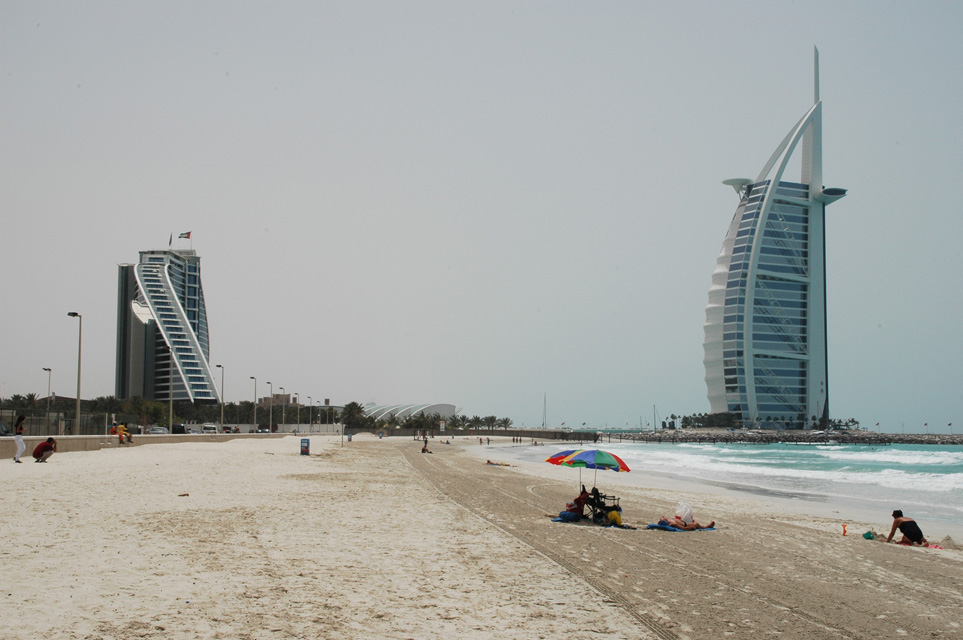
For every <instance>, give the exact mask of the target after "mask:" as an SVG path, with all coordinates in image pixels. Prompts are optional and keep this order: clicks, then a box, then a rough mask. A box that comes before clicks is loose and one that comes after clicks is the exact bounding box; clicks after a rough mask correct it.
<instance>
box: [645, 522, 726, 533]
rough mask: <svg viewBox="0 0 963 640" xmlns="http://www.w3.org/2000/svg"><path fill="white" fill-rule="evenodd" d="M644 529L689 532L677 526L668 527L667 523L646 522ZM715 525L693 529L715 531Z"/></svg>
mask: <svg viewBox="0 0 963 640" xmlns="http://www.w3.org/2000/svg"><path fill="white" fill-rule="evenodd" d="M645 528H646V529H662V530H663V531H682V532H684V533H689V532H688V531H686V530H685V529H679V528H677V527H670V526H669V525H667V524H647V525H645ZM715 530H716V528H715V527H709V528H708V529H695V531H715Z"/></svg>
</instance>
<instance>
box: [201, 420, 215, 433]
mask: <svg viewBox="0 0 963 640" xmlns="http://www.w3.org/2000/svg"><path fill="white" fill-rule="evenodd" d="M201 433H217V425H216V424H212V423H210V422H205V423H204V424H202V425H201Z"/></svg>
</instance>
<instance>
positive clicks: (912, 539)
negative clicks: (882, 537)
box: [886, 509, 929, 547]
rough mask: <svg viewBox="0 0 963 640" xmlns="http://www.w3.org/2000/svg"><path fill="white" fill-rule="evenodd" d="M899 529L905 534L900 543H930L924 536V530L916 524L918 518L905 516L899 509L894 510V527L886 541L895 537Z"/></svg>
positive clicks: (924, 544) (923, 544)
mask: <svg viewBox="0 0 963 640" xmlns="http://www.w3.org/2000/svg"><path fill="white" fill-rule="evenodd" d="M897 529H899V530H900V533H902V534H903V539H902V540H900V541H899V543H900V544H919V545H922V546H924V547H925V546H927V545H928V544H929V543H928V542H927V541H926V538H924V537H923V532H922V531H921V530H920V526H919V525H918V524H916V520H913V519H912V518H907V517H905V516H904V515H903V512H902V511H900V510H899V509H897V510H896V511H894V512H893V528H892V529H890V531H889V537H888V538H886V542H889V541H890V540H892V539H893V536H894V535H896V530H897Z"/></svg>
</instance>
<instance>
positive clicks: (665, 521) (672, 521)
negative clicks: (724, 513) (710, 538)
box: [659, 516, 716, 531]
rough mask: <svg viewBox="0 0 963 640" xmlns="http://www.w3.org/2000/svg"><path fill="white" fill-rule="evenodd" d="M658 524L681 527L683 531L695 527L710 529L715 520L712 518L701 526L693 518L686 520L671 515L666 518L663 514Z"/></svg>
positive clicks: (714, 524)
mask: <svg viewBox="0 0 963 640" xmlns="http://www.w3.org/2000/svg"><path fill="white" fill-rule="evenodd" d="M659 524H661V525H663V526H666V527H675V528H676V529H682V530H683V531H695V530H696V529H711V528H713V527H714V526H716V521H715V520H713V521H712V522H710V523H709V524H707V525H705V526H703V525H701V524H699V523H698V522H696V521H695V520H693V521H692V522H686V521H685V520H683V519H682V518H680V517H679V516H672V517H671V518H666V517H665V516H662V518H660V519H659Z"/></svg>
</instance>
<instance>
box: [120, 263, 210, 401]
mask: <svg viewBox="0 0 963 640" xmlns="http://www.w3.org/2000/svg"><path fill="white" fill-rule="evenodd" d="M117 288H118V291H117V369H116V384H115V394H114V395H115V396H116V397H117V398H120V399H122V400H123V399H127V398H131V397H138V396H139V397H142V398H144V399H146V400H163V401H167V400H169V399H170V398H171V394H173V399H174V400H190V401H191V402H217V401H219V399H220V397H219V394H218V390H217V385H216V384H215V381H214V374H213V373H212V372H211V367H210V340H209V336H208V328H207V309H206V307H205V306H204V289H203V288H202V286H201V259H200V257H199V256H198V255H197V254H196V253H195V252H194V251H193V250H181V249H176V250H174V249H169V250H156V251H141V252H140V261H139V262H138V263H137V264H121V265H119V266H118V284H117Z"/></svg>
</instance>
